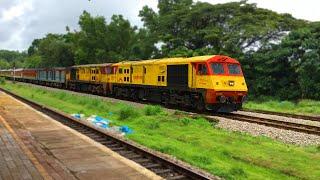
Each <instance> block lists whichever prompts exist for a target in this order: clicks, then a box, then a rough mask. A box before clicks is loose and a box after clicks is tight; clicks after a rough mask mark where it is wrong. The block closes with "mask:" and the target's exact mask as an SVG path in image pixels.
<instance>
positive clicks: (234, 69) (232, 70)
mask: <svg viewBox="0 0 320 180" xmlns="http://www.w3.org/2000/svg"><path fill="white" fill-rule="evenodd" d="M228 70H229V74H241V70H240V66H239V65H238V64H228Z"/></svg>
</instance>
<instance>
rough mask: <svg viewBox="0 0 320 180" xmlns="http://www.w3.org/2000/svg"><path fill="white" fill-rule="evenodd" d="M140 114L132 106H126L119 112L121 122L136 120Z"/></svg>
mask: <svg viewBox="0 0 320 180" xmlns="http://www.w3.org/2000/svg"><path fill="white" fill-rule="evenodd" d="M138 115H139V113H138V112H137V111H136V110H135V109H134V108H133V107H131V106H124V107H122V108H121V109H120V111H119V120H126V119H129V118H135V117H137V116H138Z"/></svg>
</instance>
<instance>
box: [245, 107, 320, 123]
mask: <svg viewBox="0 0 320 180" xmlns="http://www.w3.org/2000/svg"><path fill="white" fill-rule="evenodd" d="M241 111H244V112H253V113H261V114H270V115H277V116H284V117H291V118H295V119H303V120H309V121H319V122H320V116H319V117H317V116H308V115H302V114H291V113H283V112H274V111H265V110H251V109H250V110H249V109H243V110H241Z"/></svg>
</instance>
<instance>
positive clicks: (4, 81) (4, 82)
mask: <svg viewBox="0 0 320 180" xmlns="http://www.w3.org/2000/svg"><path fill="white" fill-rule="evenodd" d="M0 84H2V85H5V84H6V79H5V78H4V77H0Z"/></svg>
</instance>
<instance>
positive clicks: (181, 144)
mask: <svg viewBox="0 0 320 180" xmlns="http://www.w3.org/2000/svg"><path fill="white" fill-rule="evenodd" d="M0 86H1V87H4V88H5V89H8V90H10V91H12V92H15V93H18V94H20V95H22V96H24V97H26V98H29V99H32V100H34V101H37V102H39V103H42V104H45V105H48V106H51V107H54V108H56V109H59V110H61V111H64V112H67V113H70V114H71V113H77V112H79V113H84V114H86V115H92V114H96V115H100V116H103V117H107V118H109V119H112V120H113V123H114V124H117V125H128V126H129V127H130V128H132V129H133V130H134V133H133V134H130V135H128V136H127V138H129V139H131V140H133V141H135V142H137V143H140V144H142V145H144V146H147V147H149V148H152V149H155V150H158V151H160V152H163V153H167V154H170V155H172V156H175V157H177V158H178V159H180V160H183V161H186V162H188V163H190V164H192V165H194V166H197V167H199V168H202V169H204V170H206V171H208V172H209V173H212V174H214V175H217V176H220V177H222V178H225V179H319V177H320V163H319V162H320V146H308V147H299V146H295V145H289V144H284V143H281V142H279V141H275V140H272V139H270V138H267V137H253V136H250V135H248V134H244V133H238V132H229V131H226V130H223V129H219V128H216V127H214V124H211V123H209V122H208V121H206V120H205V119H204V118H201V117H196V118H195V117H193V118H192V117H188V116H186V115H185V114H183V113H180V112H176V113H172V114H169V113H167V112H166V111H165V110H164V109H163V108H161V107H160V106H145V107H144V108H138V107H132V106H130V105H127V104H123V103H112V102H107V101H102V100H99V99H95V98H92V97H84V96H78V95H72V94H70V93H67V92H63V91H60V90H57V91H50V90H49V91H48V90H44V89H42V88H35V87H31V86H30V87H28V88H26V87H25V86H26V85H20V84H11V83H6V84H4V85H0Z"/></svg>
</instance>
